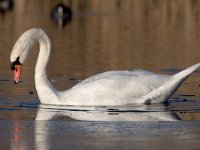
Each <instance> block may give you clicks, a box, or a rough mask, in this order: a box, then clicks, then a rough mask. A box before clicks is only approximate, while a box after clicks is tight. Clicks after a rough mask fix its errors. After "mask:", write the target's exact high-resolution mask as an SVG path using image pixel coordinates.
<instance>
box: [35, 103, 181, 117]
mask: <svg viewBox="0 0 200 150" xmlns="http://www.w3.org/2000/svg"><path fill="white" fill-rule="evenodd" d="M133 108H134V109H133ZM163 108H164V107H163ZM56 116H57V117H58V116H66V117H69V118H71V119H75V120H84V121H164V120H165V121H177V120H180V118H179V117H178V116H177V115H176V113H175V112H171V111H166V110H161V111H155V110H146V111H145V110H138V109H136V108H135V107H132V108H123V107H116V108H112V109H109V108H104V107H102V108H101V107H95V108H94V107H73V106H68V107H63V106H62V107H56V106H50V105H41V107H40V108H39V110H38V112H37V116H36V120H51V119H52V118H54V117H56Z"/></svg>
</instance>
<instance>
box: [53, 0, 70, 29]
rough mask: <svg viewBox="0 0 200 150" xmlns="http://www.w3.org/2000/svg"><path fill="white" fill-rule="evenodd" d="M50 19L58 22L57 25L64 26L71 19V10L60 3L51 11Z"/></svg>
mask: <svg viewBox="0 0 200 150" xmlns="http://www.w3.org/2000/svg"><path fill="white" fill-rule="evenodd" d="M50 15H51V19H52V20H53V21H54V22H56V23H57V24H58V26H59V27H64V26H65V25H66V24H67V23H68V22H70V21H71V19H72V10H71V8H70V7H68V6H65V5H64V4H62V3H60V4H58V5H56V6H55V7H54V8H53V9H52V11H51V14H50Z"/></svg>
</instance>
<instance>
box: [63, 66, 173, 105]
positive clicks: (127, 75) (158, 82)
mask: <svg viewBox="0 0 200 150" xmlns="http://www.w3.org/2000/svg"><path fill="white" fill-rule="evenodd" d="M170 78H171V77H170V76H167V75H158V74H155V73H152V72H148V71H144V70H133V71H107V72H104V73H100V74H97V75H94V76H91V77H89V78H87V79H85V80H83V81H82V82H80V83H78V84H77V85H75V86H74V87H72V88H71V89H70V90H69V91H68V92H69V93H71V94H68V95H67V94H65V95H67V97H68V98H69V97H70V95H71V96H72V97H71V99H76V98H77V99H76V100H74V101H78V100H79V99H80V100H81V102H80V103H84V102H85V103H87V102H88V101H90V100H91V101H93V103H94V105H101V104H103V103H104V104H105V105H124V104H127V103H137V100H139V99H141V97H143V96H145V95H147V94H148V93H150V92H152V91H153V90H155V89H157V88H159V87H160V86H162V85H163V84H165V83H166V82H167V81H168V80H169V79H170ZM88 99H90V100H88ZM71 101H72V102H73V100H71ZM128 101H129V102H128ZM85 103H84V104H85ZM90 104H91V102H90ZM85 105H86V104H85Z"/></svg>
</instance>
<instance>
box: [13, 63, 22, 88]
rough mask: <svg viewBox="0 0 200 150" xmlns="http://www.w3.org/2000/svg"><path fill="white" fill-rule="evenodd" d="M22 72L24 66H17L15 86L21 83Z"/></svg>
mask: <svg viewBox="0 0 200 150" xmlns="http://www.w3.org/2000/svg"><path fill="white" fill-rule="evenodd" d="M21 70H22V65H15V70H14V83H15V84H17V83H19V81H20V77H21Z"/></svg>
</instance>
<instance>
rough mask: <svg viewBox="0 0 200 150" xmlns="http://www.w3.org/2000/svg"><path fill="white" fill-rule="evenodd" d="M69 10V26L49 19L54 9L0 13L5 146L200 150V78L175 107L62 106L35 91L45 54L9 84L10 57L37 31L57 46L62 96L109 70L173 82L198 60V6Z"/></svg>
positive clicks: (51, 71) (142, 0)
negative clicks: (36, 74) (36, 73)
mask: <svg viewBox="0 0 200 150" xmlns="http://www.w3.org/2000/svg"><path fill="white" fill-rule="evenodd" d="M63 2H64V3H65V4H68V5H69V6H70V7H71V8H72V11H73V19H72V20H71V22H70V23H69V24H67V25H66V26H65V27H64V28H59V27H58V26H57V25H56V24H55V23H54V22H53V21H52V20H51V19H50V16H49V15H50V11H51V9H52V8H53V6H54V5H56V3H57V1H51V0H45V1H40V0H28V1H25V0H20V1H15V5H14V8H13V10H12V11H8V12H5V13H4V14H2V15H0V56H1V59H0V85H1V86H0V145H1V148H2V149H62V148H63V147H67V148H69V149H111V148H115V149H132V148H133V147H134V148H135V147H136V148H137V149H145V148H148V149H160V147H162V149H170V150H171V149H179V148H180V149H198V148H199V146H200V144H199V135H200V134H199V133H200V128H199V120H200V95H199V93H200V92H199V91H200V80H199V76H200V74H199V71H197V72H195V73H194V74H193V75H192V76H190V77H189V78H188V79H187V80H186V82H184V84H183V85H182V86H181V88H180V89H179V90H178V91H177V93H176V94H175V95H174V96H173V97H172V98H171V99H170V100H169V104H168V105H164V106H163V105H150V106H147V105H146V106H145V105H142V106H136V105H132V106H124V107H120V108H115V107H111V108H108V107H100V108H93V107H89V108H88V107H86V108H82V107H81V108H80V107H71V106H67V107H66V106H62V107H56V106H48V105H40V104H39V99H38V97H37V93H36V90H35V85H34V65H35V62H36V57H37V54H38V46H34V47H33V50H32V51H31V54H30V56H29V58H28V60H27V61H26V63H25V64H24V66H23V76H22V81H21V83H20V84H18V85H14V84H13V82H12V76H13V72H11V71H10V69H9V55H10V52H11V49H12V46H13V44H14V42H15V41H16V40H17V38H18V37H19V36H20V35H21V34H22V33H23V32H24V31H25V30H27V29H29V28H32V27H40V28H42V29H44V30H45V31H46V32H47V34H48V35H49V37H50V39H51V42H52V54H51V58H50V61H49V65H48V77H49V79H50V81H51V82H52V83H53V85H54V86H55V87H56V88H57V89H59V90H65V89H67V88H70V87H71V86H73V85H74V84H76V83H77V82H78V81H79V80H82V79H84V78H86V77H88V76H90V75H93V74H96V73H99V72H103V71H107V70H122V69H123V70H131V69H133V68H142V69H146V70H150V71H153V72H157V73H162V74H174V73H177V72H178V71H180V70H182V69H184V68H186V67H188V66H191V65H193V64H195V63H197V62H199V56H200V50H199V47H200V30H199V27H200V16H199V13H200V12H199V10H200V9H199V7H200V1H199V0H196V1H186V0H185V1H184V0H183V1H179V0H162V1H155V0H148V1H147V0H110V1H107V0H101V1H99V0H85V1H79V0H73V1H68V0H66V1H65V0H64V1H63ZM162 116H164V117H162ZM160 117H162V119H161V118H160ZM35 119H37V120H35ZM172 120H173V121H172Z"/></svg>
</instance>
